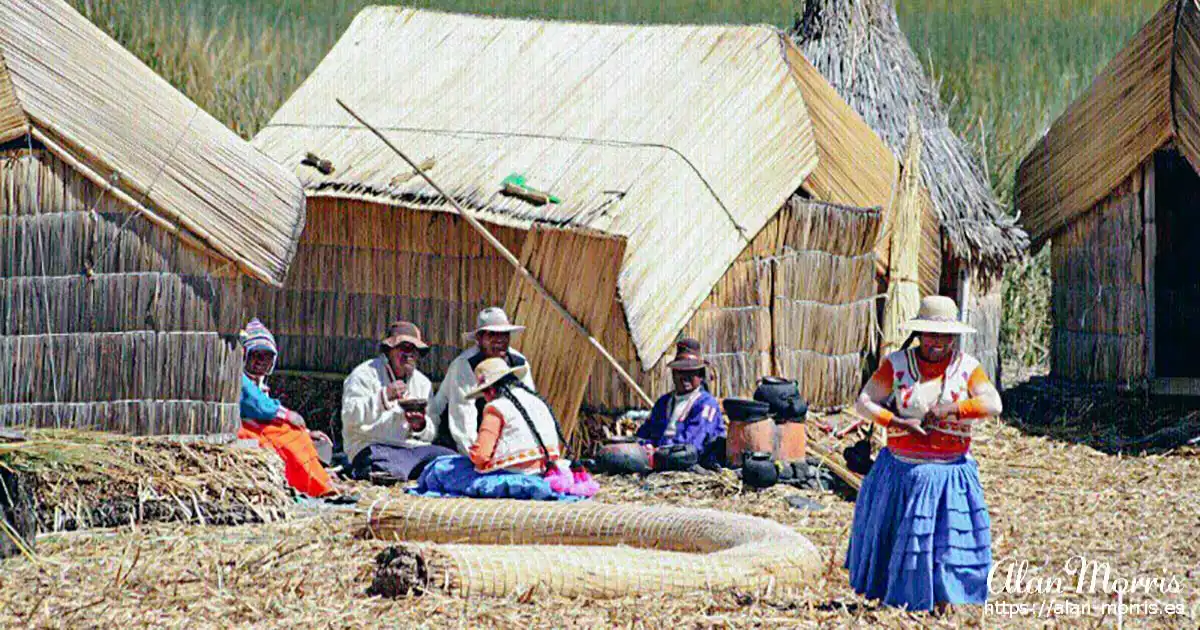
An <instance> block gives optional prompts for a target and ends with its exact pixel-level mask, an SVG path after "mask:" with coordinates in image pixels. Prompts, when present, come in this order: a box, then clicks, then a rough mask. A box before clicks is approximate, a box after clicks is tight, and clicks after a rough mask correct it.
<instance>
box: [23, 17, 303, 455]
mask: <svg viewBox="0 0 1200 630" xmlns="http://www.w3.org/2000/svg"><path fill="white" fill-rule="evenodd" d="M303 224H304V196H303V191H302V189H301V188H300V185H299V182H297V180H296V178H295V176H294V175H292V174H290V173H288V172H286V171H285V170H283V169H282V168H281V167H279V166H278V165H277V164H275V163H273V162H272V161H271V160H270V159H269V158H267V157H266V156H264V155H262V154H260V153H259V152H257V151H256V150H255V149H254V148H253V147H251V146H250V145H249V144H248V143H246V142H245V141H243V140H241V139H240V138H238V137H237V136H236V135H234V133H233V132H231V131H229V130H228V129H226V128H225V127H224V126H222V125H221V124H220V123H219V122H217V121H216V120H215V119H213V118H212V117H211V116H209V115H208V114H206V113H205V112H204V111H203V110H201V109H200V108H199V107H198V106H196V105H195V104H194V103H192V102H191V101H189V100H188V99H187V98H185V97H184V96H183V95H182V94H180V93H179V92H177V91H176V90H175V89H173V88H172V87H171V86H170V85H169V84H168V83H167V82H166V81H164V80H163V79H161V78H160V77H158V76H157V75H155V74H154V72H153V71H151V70H150V69H149V68H147V67H146V66H145V65H143V64H142V63H141V62H139V61H138V60H137V59H136V58H135V57H134V56H133V55H132V54H130V53H129V52H128V51H126V50H124V49H123V48H121V47H120V46H119V45H118V44H117V43H115V42H114V41H112V40H111V39H109V38H108V37H107V36H106V35H105V34H104V33H103V32H101V31H100V29H98V28H96V27H95V26H93V25H92V24H91V23H90V22H88V21H87V20H86V19H85V18H83V17H82V16H81V15H79V14H78V13H76V12H75V11H74V10H73V9H71V8H70V7H69V6H68V5H67V4H66V3H65V2H60V1H57V0H37V1H33V0H6V1H5V2H3V3H0V296H2V297H0V425H34V426H51V427H71V428H83V427H87V428H94V429H103V430H112V431H123V432H129V433H208V432H218V431H232V430H234V429H235V428H236V426H237V422H238V410H237V401H238V374H239V366H240V355H241V352H240V349H239V348H238V347H237V345H236V342H235V341H231V339H230V336H231V335H233V334H234V333H235V332H236V331H237V330H238V327H239V325H240V324H241V323H242V317H243V312H242V310H241V304H242V303H241V297H242V294H241V278H242V277H244V276H249V277H254V278H257V279H258V280H260V281H263V282H268V283H275V284H279V283H281V282H283V279H284V275H285V272H286V270H287V267H288V264H289V262H290V261H291V259H292V256H293V254H294V252H295V247H296V240H297V238H298V237H299V232H300V230H301V229H302V227H303Z"/></svg>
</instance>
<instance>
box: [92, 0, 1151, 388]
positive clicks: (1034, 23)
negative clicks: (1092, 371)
mask: <svg viewBox="0 0 1200 630" xmlns="http://www.w3.org/2000/svg"><path fill="white" fill-rule="evenodd" d="M71 1H72V2H73V4H75V6H77V7H78V8H79V9H80V10H81V11H83V13H84V14H85V15H87V16H88V17H89V18H90V19H91V20H92V21H93V22H95V23H97V24H99V25H100V26H101V27H102V28H104V29H105V30H106V31H108V32H109V33H111V34H112V35H113V36H115V37H116V39H117V40H118V41H120V42H121V43H122V44H123V45H125V46H126V47H127V48H129V49H130V50H131V51H133V52H134V54H136V55H137V56H138V57H140V58H141V59H143V60H144V61H146V62H147V63H148V64H150V66H151V67H153V68H155V69H156V70H157V71H158V72H159V73H160V74H162V75H163V76H164V77H165V78H166V79H167V80H168V81H170V82H171V83H173V84H174V85H176V86H177V87H179V88H180V89H181V90H182V91H183V92H184V93H186V94H187V95H188V96H190V97H191V98H192V99H193V100H195V101H196V102H197V103H199V104H200V105H201V106H202V107H204V108H205V109H207V110H208V111H209V112H211V113H212V114H213V115H215V116H216V117H217V118H219V119H221V120H223V121H224V122H225V123H227V124H228V125H229V126H230V127H231V128H233V129H234V130H235V131H237V132H238V133H240V134H241V135H243V136H246V137H250V136H252V135H253V134H254V132H255V131H256V130H257V129H258V128H259V127H260V126H261V125H262V124H264V123H265V122H266V120H267V119H268V118H269V117H270V115H271V113H273V112H274V111H275V110H276V109H277V108H278V107H279V106H280V105H281V104H282V103H283V101H284V100H285V99H286V98H287V97H288V95H290V94H291V92H292V91H293V90H294V89H295V88H296V87H297V86H298V85H299V84H300V82H301V81H303V80H304V77H306V76H307V75H308V73H309V72H310V71H311V70H312V69H313V68H314V67H315V66H316V65H317V63H318V62H320V60H321V58H322V57H323V56H324V54H325V53H326V51H328V50H329V48H330V47H332V45H333V44H334V42H335V41H336V40H337V38H338V36H339V35H340V34H341V33H342V31H343V30H344V29H345V28H346V26H347V25H349V23H350V21H351V20H352V19H353V17H354V15H355V14H356V13H357V12H358V10H359V9H361V8H362V7H363V6H366V5H369V4H384V3H386V2H385V1H384V0H375V1H370V0H71ZM895 1H896V5H897V11H898V13H899V17H900V23H901V26H902V27H903V28H904V30H905V32H906V33H907V34H908V37H909V40H910V41H911V42H912V44H913V46H914V48H915V50H916V51H917V54H918V55H920V57H921V59H922V61H923V62H924V63H925V66H926V71H927V73H928V74H929V75H930V76H931V77H932V78H933V79H934V80H935V81H936V82H937V83H938V85H939V89H940V91H941V95H942V100H943V102H944V103H946V105H947V108H948V111H949V115H950V123H951V125H952V127H953V128H954V129H955V130H956V131H957V132H958V133H959V134H960V135H961V136H962V137H963V138H965V139H967V141H968V142H969V143H970V144H971V145H972V146H973V147H974V148H975V149H976V150H977V151H978V153H979V155H980V157H981V159H982V160H983V163H984V164H985V166H986V167H987V170H988V174H989V176H990V178H991V182H992V185H993V187H994V188H995V190H996V194H997V195H998V196H999V198H1000V199H1001V200H1002V201H1003V202H1004V203H1005V204H1011V189H1012V181H1013V176H1014V173H1015V171H1016V167H1017V164H1018V163H1019V162H1020V160H1021V157H1022V156H1023V155H1024V153H1025V150H1026V148H1027V147H1028V145H1029V143H1030V142H1031V141H1032V140H1033V139H1035V138H1037V137H1038V136H1039V135H1040V134H1041V132H1042V131H1043V130H1044V129H1045V128H1046V127H1047V126H1048V125H1049V124H1050V122H1051V121H1052V120H1053V119H1054V117H1055V116H1057V115H1058V114H1059V113H1060V112H1061V111H1062V110H1063V108H1064V107H1065V106H1066V105H1067V104H1068V103H1069V102H1070V101H1071V99H1073V98H1074V97H1075V96H1077V95H1078V94H1079V93H1080V92H1081V91H1082V90H1084V89H1085V88H1086V87H1087V85H1088V84H1089V82H1090V81H1091V77H1092V76H1093V75H1094V74H1095V72H1096V71H1097V70H1098V69H1099V68H1100V67H1102V66H1103V65H1104V63H1106V62H1107V61H1108V59H1110V58H1111V57H1112V56H1113V54H1115V53H1116V52H1117V51H1118V50H1119V49H1120V48H1121V46H1122V44H1123V43H1124V42H1125V41H1126V40H1127V39H1128V38H1129V37H1130V36H1131V35H1132V34H1133V33H1134V32H1135V31H1136V30H1137V29H1138V28H1139V27H1140V26H1141V24H1142V23H1144V22H1145V20H1146V19H1147V18H1149V17H1150V15H1152V14H1153V13H1154V11H1156V10H1157V9H1158V8H1159V7H1160V6H1162V3H1163V0H895ZM403 4H405V5H408V6H419V7H430V8H437V9H444V10H452V11H466V12H476V13H488V14H495V15H506V16H516V17H529V16H538V17H545V18H558V19H573V20H585V21H599V22H630V23H672V22H674V23H766V24H772V25H775V26H779V27H782V28H789V27H790V26H791V25H792V23H793V21H794V20H795V17H796V16H797V15H798V14H799V13H800V12H801V11H802V9H803V0H691V1H689V0H657V1H654V0H564V1H562V2H549V1H547V0H507V1H502V0H413V1H410V2H404V3H403ZM1005 291H1006V300H1007V301H1006V305H1005V306H1006V309H1005V310H1006V314H1005V326H1004V332H1003V334H1004V338H1005V339H1004V340H1005V348H1006V358H1007V359H1008V360H1010V361H1011V362H1013V363H1015V364H1017V365H1024V366H1036V365H1038V364H1040V363H1043V362H1044V361H1045V358H1046V344H1047V341H1048V338H1049V325H1048V308H1049V306H1048V301H1049V300H1048V296H1049V273H1048V270H1047V266H1046V261H1045V252H1043V254H1042V255H1041V256H1039V257H1036V258H1034V259H1033V260H1031V261H1030V262H1028V263H1026V264H1024V265H1021V266H1019V267H1018V268H1015V269H1013V270H1011V271H1010V272H1009V274H1008V277H1007V278H1006V283H1005Z"/></svg>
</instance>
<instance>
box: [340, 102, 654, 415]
mask: <svg viewBox="0 0 1200 630" xmlns="http://www.w3.org/2000/svg"><path fill="white" fill-rule="evenodd" d="M335 100H336V101H337V104H338V105H341V106H342V109H344V110H346V113H347V114H350V115H351V116H353V117H354V119H355V120H357V121H358V122H359V123H361V124H362V126H364V127H366V128H367V129H369V130H370V131H371V133H373V134H375V135H376V136H377V137H378V138H379V139H380V140H382V141H383V143H384V144H385V145H387V147H388V148H389V149H391V150H392V151H394V152H395V153H396V155H399V156H400V159H402V160H404V161H405V162H407V163H408V165H409V166H411V167H412V169H413V172H415V173H416V174H418V175H420V176H421V177H422V178H423V179H424V180H425V181H426V182H429V185H430V186H432V187H433V189H434V190H436V191H437V192H438V194H439V195H441V196H442V198H444V199H446V200H447V201H449V202H450V204H451V205H453V206H454V209H455V210H458V214H459V215H461V216H462V218H463V219H466V221H467V223H468V224H470V226H471V227H472V228H474V229H475V231H476V232H479V235H480V236H482V237H483V240H485V241H487V242H488V243H490V244H491V246H492V247H495V248H496V250H497V251H499V252H500V255H501V256H503V257H504V259H505V260H507V261H508V263H509V264H510V265H512V266H513V268H514V269H516V271H517V275H519V276H521V277H522V278H524V279H525V281H526V282H528V283H529V284H530V286H532V287H533V288H534V289H535V290H537V292H538V293H539V294H540V295H541V296H542V297H543V298H545V299H546V301H547V302H549V303H550V304H551V305H552V306H553V307H554V310H556V311H558V314H559V315H562V317H563V319H565V320H567V323H569V324H571V326H572V327H573V328H574V329H575V330H576V331H577V332H578V333H579V334H581V335H583V336H584V337H587V340H588V342H590V343H591V344H592V347H593V348H595V349H596V351H597V352H599V353H600V356H602V357H604V358H605V360H607V361H608V362H609V364H610V365H612V367H613V369H614V370H616V371H617V374H619V375H620V376H621V380H623V381H625V384H626V385H629V387H630V388H632V389H633V391H634V392H636V393H637V395H638V397H639V398H641V399H642V400H643V401H644V402H645V403H646V404H647V405H649V406H651V407H653V406H654V401H653V400H651V398H650V397H649V396H647V395H646V392H644V391H642V388H641V387H639V386H638V384H637V381H635V380H633V377H632V376H630V375H629V373H628V372H626V371H625V368H623V367H621V364H620V363H619V362H617V360H616V359H615V358H613V355H611V354H609V352H608V350H606V349H605V348H604V345H603V344H601V343H600V341H599V340H598V339H596V338H595V337H594V336H592V333H591V332H589V331H588V329H587V328H586V327H584V325H583V324H581V323H580V322H579V320H578V319H575V316H574V315H572V314H571V312H570V311H568V310H567V308H566V307H565V306H563V305H562V302H559V301H558V298H556V297H554V296H553V295H551V294H550V291H548V290H547V289H546V287H545V286H544V285H542V283H541V282H539V281H538V279H537V278H534V277H533V274H531V273H529V270H528V269H526V268H525V265H522V264H521V260H520V259H519V258H517V257H516V256H514V255H513V253H512V252H511V251H509V250H508V248H507V247H505V246H504V243H501V242H500V241H499V240H497V239H496V237H495V236H493V235H492V233H491V232H490V231H488V229H487V228H486V227H484V225H483V224H482V223H480V222H479V220H477V219H476V218H475V217H473V216H471V213H470V212H468V211H467V209H466V208H463V207H462V206H461V205H459V203H458V200H456V199H455V198H454V197H452V196H450V195H449V194H447V193H446V191H444V190H442V187H441V186H438V185H437V182H435V181H433V178H431V177H430V176H429V174H428V173H426V172H425V169H423V168H421V167H420V166H418V165H417V163H416V162H413V161H412V160H410V159H409V158H408V156H407V155H405V154H404V152H403V151H401V150H400V148H399V147H397V146H396V145H394V144H392V141H391V140H388V139H387V136H384V135H383V134H382V133H380V132H379V130H378V129H376V128H375V127H374V126H372V125H371V123H369V122H367V121H365V120H363V117H362V116H359V115H358V114H357V113H355V112H354V110H352V109H350V106H349V105H347V104H346V103H345V102H343V101H342V99H340V98H339V99H335Z"/></svg>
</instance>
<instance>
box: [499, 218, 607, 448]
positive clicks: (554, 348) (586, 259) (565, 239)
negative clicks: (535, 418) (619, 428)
mask: <svg viewBox="0 0 1200 630" xmlns="http://www.w3.org/2000/svg"><path fill="white" fill-rule="evenodd" d="M624 256H625V240H624V239H619V238H613V237H611V236H607V235H605V234H603V233H600V232H581V231H577V230H562V229H556V228H546V227H542V226H535V227H534V228H533V229H532V230H530V231H529V233H528V234H527V235H526V237H525V243H524V247H523V249H522V251H521V264H522V265H523V266H524V267H525V268H526V269H528V270H529V273H530V274H532V275H533V277H534V278H535V279H536V280H537V281H538V282H541V283H542V285H543V286H544V287H546V290H547V291H549V292H550V293H551V294H552V295H554V296H555V297H556V298H558V300H559V301H560V302H561V303H562V305H563V306H564V307H565V308H566V309H567V310H568V312H570V313H571V315H572V316H573V317H575V318H576V319H577V320H578V321H579V323H581V324H583V326H584V327H585V328H586V329H587V330H588V331H589V332H590V333H591V334H592V335H593V336H595V337H596V338H597V339H599V338H602V336H603V333H604V328H605V326H607V325H608V323H609V315H610V313H611V312H612V309H613V305H614V304H619V303H618V302H617V301H616V300H615V299H614V298H615V297H616V293H617V275H618V274H619V273H620V269H621V261H622V259H623V258H624ZM581 270H586V273H580V271H581ZM505 310H506V311H507V312H508V314H509V316H510V317H512V318H513V320H514V321H517V322H520V323H521V324H522V325H523V326H525V327H526V329H525V331H524V332H523V333H522V334H521V337H520V342H521V344H523V345H524V346H525V347H526V348H530V349H532V351H534V352H536V357H535V358H534V359H533V360H534V361H535V363H534V367H535V368H536V370H535V378H536V380H537V386H538V388H539V389H540V390H541V391H542V392H545V393H544V396H545V398H546V402H547V403H549V405H550V408H551V409H553V410H554V412H555V414H556V415H557V416H558V420H559V423H560V424H561V426H562V431H563V435H564V436H565V437H567V438H568V439H570V438H571V436H572V433H573V432H574V430H575V424H576V422H575V421H576V418H577V416H578V413H579V406H580V403H582V402H583V395H584V390H585V388H586V387H587V383H588V379H589V377H590V376H591V374H592V372H593V371H594V370H593V366H594V365H595V367H596V370H595V371H606V372H613V370H612V368H611V367H610V366H608V365H607V364H598V363H597V362H596V361H595V359H596V351H595V350H594V349H593V348H592V344H591V342H590V341H589V340H588V338H587V337H586V336H584V335H582V334H580V333H579V332H578V331H577V330H576V329H575V328H574V327H573V326H571V325H570V324H568V323H567V321H566V320H565V319H564V318H563V316H562V314H561V313H559V312H558V311H557V310H556V309H555V308H554V307H553V305H552V304H551V303H550V302H549V301H548V300H546V299H545V298H544V297H542V296H541V295H540V294H539V293H538V292H537V291H536V290H535V289H534V288H533V286H531V285H530V284H529V283H528V282H526V281H525V280H522V279H521V278H519V277H516V276H515V274H514V277H513V278H512V284H510V285H509V289H508V300H507V301H506V303H505ZM622 386H623V387H626V388H627V387H628V386H627V385H624V384H623V383H622Z"/></svg>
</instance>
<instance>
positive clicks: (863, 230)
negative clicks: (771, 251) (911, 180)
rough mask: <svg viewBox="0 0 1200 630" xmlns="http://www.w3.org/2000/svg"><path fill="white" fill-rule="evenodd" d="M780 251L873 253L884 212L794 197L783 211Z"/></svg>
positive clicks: (840, 253)
mask: <svg viewBox="0 0 1200 630" xmlns="http://www.w3.org/2000/svg"><path fill="white" fill-rule="evenodd" d="M783 212H784V216H783V218H782V219H781V221H782V223H783V225H784V226H786V229H784V230H782V232H781V235H780V240H779V243H778V248H777V251H783V250H784V249H792V250H798V251H805V250H820V251H823V252H826V253H828V254H833V255H836V256H859V255H861V254H865V253H867V252H871V251H874V247H875V241H876V240H877V238H878V232H879V226H880V222H881V221H882V219H883V214H882V212H881V211H880V210H879V209H877V208H859V207H854V206H846V205H839V204H833V203H822V202H818V201H813V200H811V199H804V198H802V197H799V196H793V197H792V198H791V199H789V200H788V202H787V204H785V205H784V208H783Z"/></svg>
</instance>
